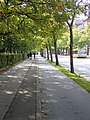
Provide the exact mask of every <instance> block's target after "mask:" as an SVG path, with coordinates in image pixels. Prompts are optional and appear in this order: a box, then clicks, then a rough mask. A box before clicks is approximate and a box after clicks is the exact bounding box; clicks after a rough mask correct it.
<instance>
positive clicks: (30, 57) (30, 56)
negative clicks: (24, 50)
mask: <svg viewBox="0 0 90 120" xmlns="http://www.w3.org/2000/svg"><path fill="white" fill-rule="evenodd" d="M29 59H30V60H32V52H30V53H29Z"/></svg>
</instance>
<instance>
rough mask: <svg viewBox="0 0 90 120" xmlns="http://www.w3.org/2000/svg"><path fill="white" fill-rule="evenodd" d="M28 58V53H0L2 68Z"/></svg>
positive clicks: (0, 66) (0, 65)
mask: <svg viewBox="0 0 90 120" xmlns="http://www.w3.org/2000/svg"><path fill="white" fill-rule="evenodd" d="M25 58H26V54H24V53H19V54H5V53H4V54H0V69H1V68H4V67H6V66H10V65H12V64H15V63H17V62H19V61H21V60H24V59H25Z"/></svg>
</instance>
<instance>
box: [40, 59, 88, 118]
mask: <svg viewBox="0 0 90 120" xmlns="http://www.w3.org/2000/svg"><path fill="white" fill-rule="evenodd" d="M39 79H40V88H41V108H42V120H90V94H89V93H88V92H86V91H85V90H84V89H83V88H81V87H80V86H79V85H77V84H76V83H75V82H74V81H73V80H71V79H70V78H69V77H67V76H66V75H64V74H63V73H61V72H60V71H58V70H57V69H56V68H54V67H53V66H52V65H50V64H49V63H48V62H47V61H46V60H45V59H43V58H40V60H39Z"/></svg>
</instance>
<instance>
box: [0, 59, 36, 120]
mask: <svg viewBox="0 0 90 120" xmlns="http://www.w3.org/2000/svg"><path fill="white" fill-rule="evenodd" d="M36 85H37V61H36V60H33V61H30V60H25V61H23V62H21V63H20V64H18V65H16V66H14V67H12V68H11V69H10V70H8V71H6V72H3V73H2V74H0V120H36V119H37V118H38V117H37V115H36V114H37V86H36Z"/></svg>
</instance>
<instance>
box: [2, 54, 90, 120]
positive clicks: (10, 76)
mask: <svg viewBox="0 0 90 120" xmlns="http://www.w3.org/2000/svg"><path fill="white" fill-rule="evenodd" d="M0 120H90V94H89V93H87V92H86V91H85V90H84V89H83V88H81V87H80V86H79V85H77V84H76V83H75V82H74V81H73V80H71V79H70V78H68V77H67V76H66V75H64V74H63V73H62V72H60V71H58V70H57V69H56V68H54V67H53V66H52V65H51V64H49V63H48V62H47V61H46V60H45V59H44V58H42V57H40V56H38V57H36V59H35V60H33V61H30V60H25V61H23V62H21V63H19V64H18V65H16V66H14V67H12V68H11V69H10V70H8V71H6V72H3V73H0Z"/></svg>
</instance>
